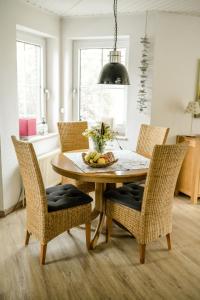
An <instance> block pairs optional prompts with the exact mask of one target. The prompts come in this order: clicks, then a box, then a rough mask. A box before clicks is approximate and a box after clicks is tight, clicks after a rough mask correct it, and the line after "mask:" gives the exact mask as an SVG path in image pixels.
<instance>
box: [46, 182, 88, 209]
mask: <svg viewBox="0 0 200 300" xmlns="http://www.w3.org/2000/svg"><path fill="white" fill-rule="evenodd" d="M46 195H47V204H48V211H49V212H51V211H56V210H61V209H65V208H70V207H74V206H78V205H83V204H88V203H90V202H91V201H92V198H91V197H90V196H89V195H87V194H85V193H83V192H81V191H80V190H79V189H77V188H76V187H75V186H74V185H72V184H64V185H56V186H53V187H50V188H48V189H46Z"/></svg>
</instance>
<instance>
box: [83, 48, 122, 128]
mask: <svg viewBox="0 0 200 300" xmlns="http://www.w3.org/2000/svg"><path fill="white" fill-rule="evenodd" d="M110 50H112V49H108V48H105V49H81V51H80V83H79V104H80V119H81V120H87V121H88V122H90V123H95V122H97V121H99V120H104V119H110V120H112V123H113V127H114V129H115V130H117V131H118V132H119V133H120V134H124V132H125V118H126V89H125V87H124V86H119V87H115V86H103V85H98V84H97V81H98V77H99V74H100V71H101V69H102V67H103V65H104V64H106V63H108V62H109V51H110ZM119 50H120V51H121V54H122V63H124V64H125V55H126V49H125V48H123V49H119Z"/></svg>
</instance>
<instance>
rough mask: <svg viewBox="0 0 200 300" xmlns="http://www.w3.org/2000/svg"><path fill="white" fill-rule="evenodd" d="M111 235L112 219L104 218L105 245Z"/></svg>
mask: <svg viewBox="0 0 200 300" xmlns="http://www.w3.org/2000/svg"><path fill="white" fill-rule="evenodd" d="M111 233H112V218H109V217H106V243H108V242H109V240H110V237H111Z"/></svg>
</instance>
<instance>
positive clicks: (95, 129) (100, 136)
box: [83, 122, 116, 153]
mask: <svg viewBox="0 0 200 300" xmlns="http://www.w3.org/2000/svg"><path fill="white" fill-rule="evenodd" d="M83 135H84V136H86V137H89V138H91V139H92V141H93V144H94V150H96V151H97V152H98V153H103V152H104V150H105V146H106V143H107V142H108V141H111V140H113V139H114V138H115V136H116V133H115V132H114V131H113V130H112V129H111V127H110V126H109V125H107V124H105V123H103V122H102V123H101V124H99V125H96V126H92V127H91V128H90V129H89V128H88V129H86V130H85V131H84V132H83Z"/></svg>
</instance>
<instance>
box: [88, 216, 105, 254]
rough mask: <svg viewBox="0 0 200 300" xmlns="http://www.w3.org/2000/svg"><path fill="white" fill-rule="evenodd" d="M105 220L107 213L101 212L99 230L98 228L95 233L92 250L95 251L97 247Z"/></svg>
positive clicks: (91, 245)
mask: <svg viewBox="0 0 200 300" xmlns="http://www.w3.org/2000/svg"><path fill="white" fill-rule="evenodd" d="M104 220H105V213H104V212H101V213H100V217H99V222H98V225H97V228H96V230H95V233H94V237H93V239H92V241H91V244H90V248H91V249H94V248H95V247H96V245H97V242H98V239H99V236H100V233H101V231H102V228H103V224H104Z"/></svg>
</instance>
